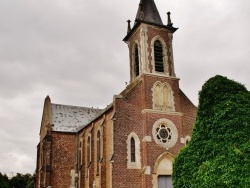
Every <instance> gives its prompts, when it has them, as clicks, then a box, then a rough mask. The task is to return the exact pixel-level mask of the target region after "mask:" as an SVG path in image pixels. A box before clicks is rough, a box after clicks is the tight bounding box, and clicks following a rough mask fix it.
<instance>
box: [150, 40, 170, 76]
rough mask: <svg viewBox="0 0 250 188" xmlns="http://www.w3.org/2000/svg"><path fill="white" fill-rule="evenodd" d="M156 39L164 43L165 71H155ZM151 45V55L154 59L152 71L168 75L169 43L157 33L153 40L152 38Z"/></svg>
mask: <svg viewBox="0 0 250 188" xmlns="http://www.w3.org/2000/svg"><path fill="white" fill-rule="evenodd" d="M156 40H159V41H160V42H161V44H162V53H163V65H164V72H156V71H155V56H154V54H155V51H154V43H155V41H156ZM150 47H151V57H152V61H151V65H152V73H154V74H159V75H162V74H164V75H166V76H169V72H168V63H167V62H168V56H167V52H168V50H167V45H166V43H165V41H164V40H163V39H162V38H161V37H160V36H159V35H156V36H155V37H154V38H153V39H152V40H151V44H150Z"/></svg>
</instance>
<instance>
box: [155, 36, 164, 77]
mask: <svg viewBox="0 0 250 188" xmlns="http://www.w3.org/2000/svg"><path fill="white" fill-rule="evenodd" d="M154 59H155V71H156V72H164V64H163V48H162V44H161V42H160V41H159V40H156V41H155V42H154Z"/></svg>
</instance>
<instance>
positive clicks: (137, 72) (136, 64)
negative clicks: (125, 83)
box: [134, 44, 140, 76]
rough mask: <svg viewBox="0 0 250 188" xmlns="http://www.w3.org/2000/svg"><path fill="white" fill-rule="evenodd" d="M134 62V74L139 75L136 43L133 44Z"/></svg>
mask: <svg viewBox="0 0 250 188" xmlns="http://www.w3.org/2000/svg"><path fill="white" fill-rule="evenodd" d="M134 50H135V59H134V61H135V64H134V70H135V76H139V71H140V70H139V53H138V45H137V44H135V49H134Z"/></svg>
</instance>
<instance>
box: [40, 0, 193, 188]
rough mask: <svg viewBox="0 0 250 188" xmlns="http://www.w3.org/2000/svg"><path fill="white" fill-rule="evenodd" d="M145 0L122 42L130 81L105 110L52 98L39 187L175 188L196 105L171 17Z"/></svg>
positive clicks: (48, 102) (46, 110)
mask: <svg viewBox="0 0 250 188" xmlns="http://www.w3.org/2000/svg"><path fill="white" fill-rule="evenodd" d="M166 21H167V24H166V25H164V24H163V22H162V19H161V17H160V14H159V12H158V10H157V7H156V4H155V2H154V0H141V1H140V3H139V7H138V11H137V14H136V18H135V22H134V24H133V26H131V25H130V21H128V28H127V34H126V36H125V37H124V39H123V41H124V42H125V43H126V44H127V45H128V49H129V52H128V54H129V62H128V63H129V65H130V73H129V74H130V82H129V83H128V85H127V86H126V88H124V90H123V91H121V92H120V93H119V94H117V95H114V97H113V101H112V102H111V103H110V104H109V105H107V107H106V108H105V109H95V108H88V107H78V106H71V105H64V104H55V103H52V102H51V99H50V97H49V96H47V97H46V98H45V102H44V108H43V114H42V121H41V127H40V141H39V143H38V145H37V165H36V188H45V187H46V188H47V187H50V188H93V187H96V188H101V187H102V188H128V187H131V188H166V187H167V188H171V187H172V179H171V174H172V163H173V160H174V158H175V156H176V155H177V154H178V152H179V151H180V149H181V148H182V147H183V146H185V145H186V144H187V142H188V141H190V139H191V131H192V127H193V124H194V121H195V118H196V110H197V108H196V106H195V105H193V104H192V102H191V101H190V100H189V99H188V97H187V96H186V95H185V94H184V93H183V92H182V90H181V89H180V88H179V78H178V77H177V76H176V73H175V69H174V58H173V48H172V40H173V34H174V32H175V31H176V30H177V28H175V27H173V24H172V21H171V18H170V13H167V18H166Z"/></svg>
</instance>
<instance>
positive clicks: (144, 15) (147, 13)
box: [135, 0, 163, 25]
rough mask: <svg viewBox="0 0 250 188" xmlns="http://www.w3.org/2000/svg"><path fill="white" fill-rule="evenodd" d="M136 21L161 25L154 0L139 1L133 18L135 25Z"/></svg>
mask: <svg viewBox="0 0 250 188" xmlns="http://www.w3.org/2000/svg"><path fill="white" fill-rule="evenodd" d="M137 20H142V21H145V22H149V23H155V24H159V25H163V23H162V20H161V17H160V14H159V12H158V10H157V8H156V5H155V2H154V0H141V1H140V4H139V8H138V11H137V14H136V18H135V24H136V22H137Z"/></svg>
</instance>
